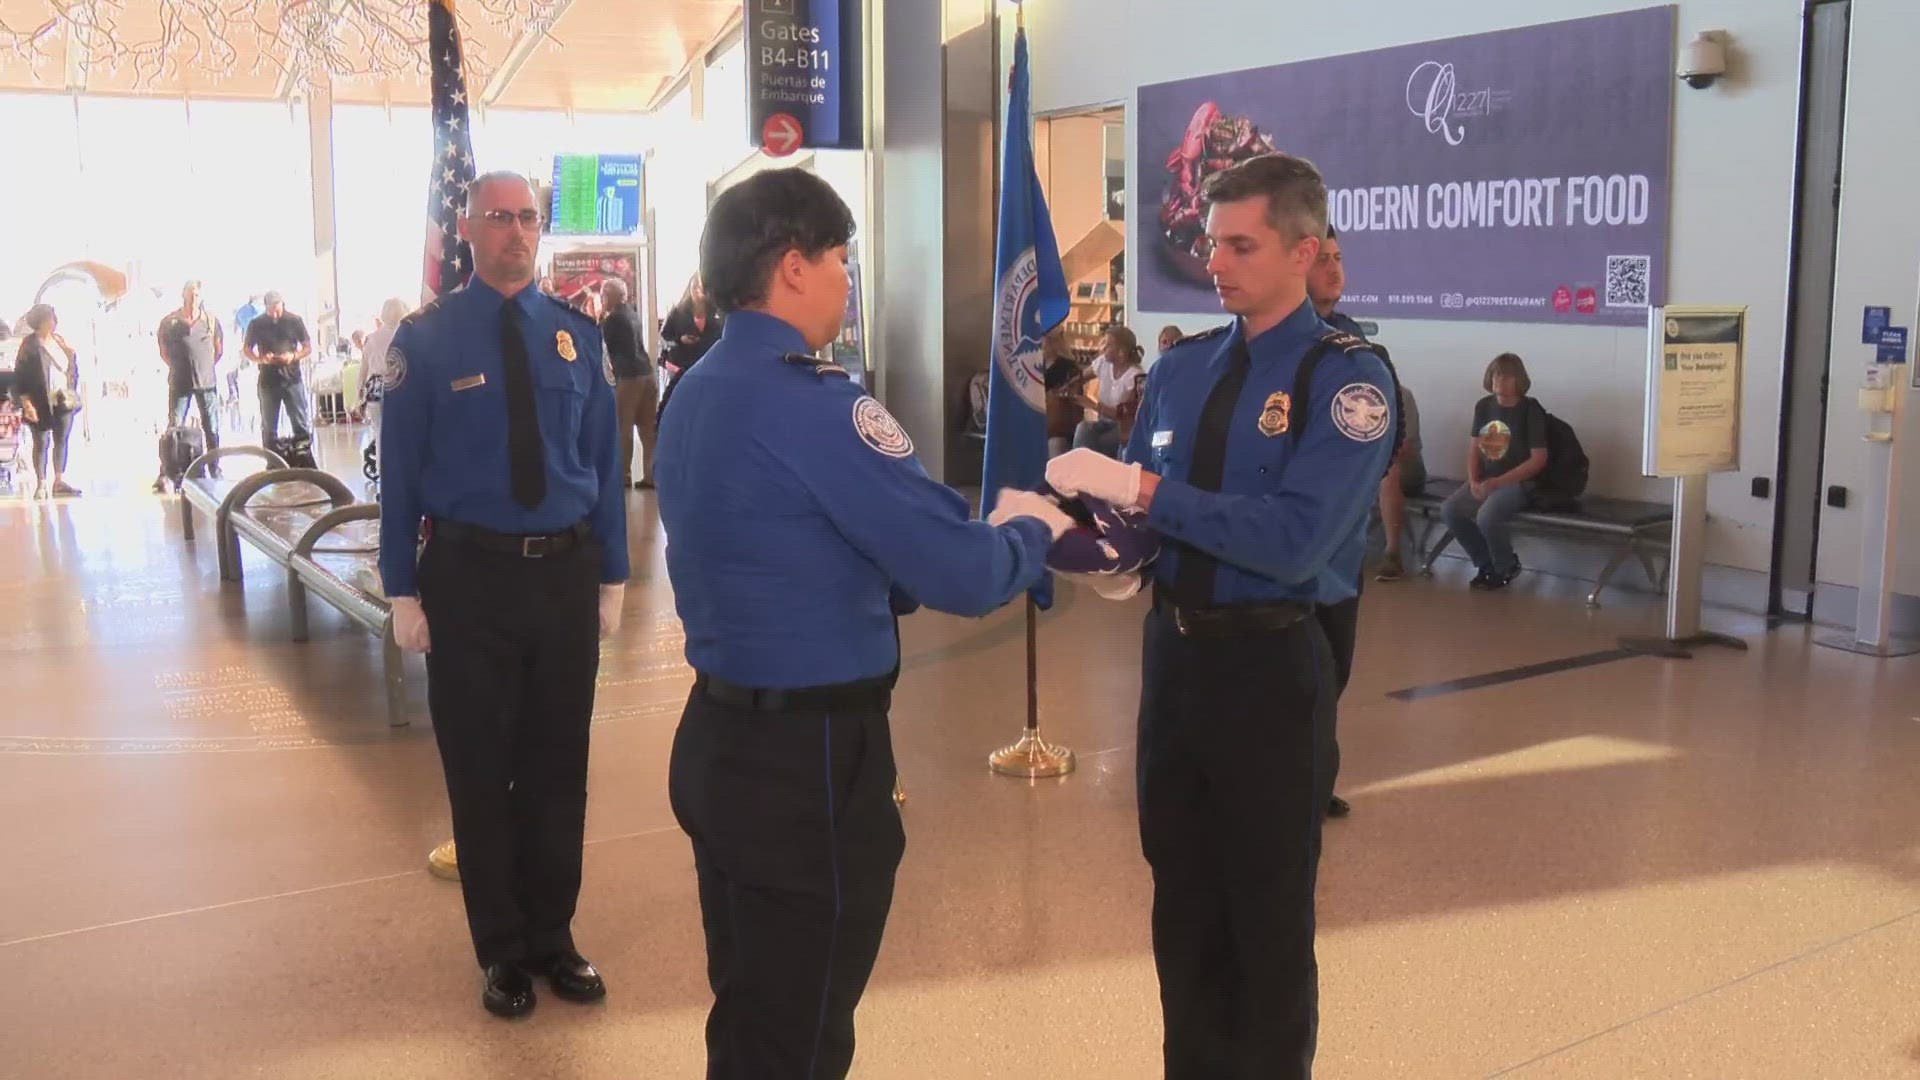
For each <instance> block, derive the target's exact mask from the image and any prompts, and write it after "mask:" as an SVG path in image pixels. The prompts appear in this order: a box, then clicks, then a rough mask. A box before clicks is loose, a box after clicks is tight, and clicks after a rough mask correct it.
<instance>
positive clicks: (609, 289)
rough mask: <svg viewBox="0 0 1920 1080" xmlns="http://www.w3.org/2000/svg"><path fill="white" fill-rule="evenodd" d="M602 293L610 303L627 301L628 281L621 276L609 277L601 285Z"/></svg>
mask: <svg viewBox="0 0 1920 1080" xmlns="http://www.w3.org/2000/svg"><path fill="white" fill-rule="evenodd" d="M600 295H601V297H602V298H603V299H605V300H606V302H607V303H608V304H609V305H612V304H624V303H626V302H627V283H626V282H624V281H621V280H620V279H619V278H608V279H607V280H606V281H605V282H603V283H601V285H600Z"/></svg>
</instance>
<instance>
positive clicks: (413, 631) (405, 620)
mask: <svg viewBox="0 0 1920 1080" xmlns="http://www.w3.org/2000/svg"><path fill="white" fill-rule="evenodd" d="M388 603H390V604H392V605H393V640H394V643H395V644H397V645H399V646H400V647H401V648H402V649H404V650H406V651H407V652H415V653H423V652H429V651H431V650H432V649H433V638H431V637H429V636H428V634H427V611H426V609H425V608H423V607H421V606H420V598H419V597H417V596H396V597H394V598H393V599H392V600H390V601H388Z"/></svg>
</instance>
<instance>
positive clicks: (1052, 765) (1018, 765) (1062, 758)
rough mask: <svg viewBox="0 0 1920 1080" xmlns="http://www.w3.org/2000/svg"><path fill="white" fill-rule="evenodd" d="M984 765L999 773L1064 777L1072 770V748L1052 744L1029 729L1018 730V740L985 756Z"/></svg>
mask: <svg viewBox="0 0 1920 1080" xmlns="http://www.w3.org/2000/svg"><path fill="white" fill-rule="evenodd" d="M987 764H988V765H989V766H991V767H992V768H993V771H994V772H997V773H999V774H1000V775H1001V776H1020V777H1025V778H1026V779H1028V780H1040V779H1044V778H1046V777H1049V776H1065V775H1067V774H1068V773H1070V772H1072V771H1073V766H1074V760H1073V751H1071V750H1069V749H1067V748H1066V747H1064V746H1055V745H1053V744H1052V743H1049V742H1048V741H1047V740H1045V739H1043V738H1041V737H1040V733H1039V732H1038V731H1036V730H1034V729H1033V728H1028V729H1027V730H1025V731H1023V732H1021V733H1020V741H1019V742H1017V743H1014V744H1013V745H1012V746H1008V747H1005V748H1003V749H1000V750H995V751H994V752H993V753H991V754H989V755H987Z"/></svg>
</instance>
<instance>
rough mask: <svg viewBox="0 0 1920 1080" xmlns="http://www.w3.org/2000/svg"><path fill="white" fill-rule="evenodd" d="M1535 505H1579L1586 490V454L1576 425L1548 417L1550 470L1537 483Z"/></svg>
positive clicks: (1554, 417)
mask: <svg viewBox="0 0 1920 1080" xmlns="http://www.w3.org/2000/svg"><path fill="white" fill-rule="evenodd" d="M1534 485H1535V495H1534V502H1535V503H1537V504H1539V505H1541V506H1554V505H1567V504H1570V503H1577V502H1579V501H1580V496H1581V495H1583V494H1585V493H1586V490H1587V452H1586V451H1585V450H1583V449H1581V448H1580V436H1578V435H1575V434H1574V433H1573V425H1571V424H1569V423H1567V422H1566V421H1565V420H1562V419H1560V418H1559V417H1557V416H1555V415H1553V414H1552V413H1547V467H1546V469H1545V470H1543V471H1542V472H1541V473H1540V475H1539V476H1538V477H1536V478H1535V480H1534Z"/></svg>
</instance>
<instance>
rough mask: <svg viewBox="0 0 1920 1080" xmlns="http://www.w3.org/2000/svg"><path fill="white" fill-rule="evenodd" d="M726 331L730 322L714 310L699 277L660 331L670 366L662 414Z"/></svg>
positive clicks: (665, 359) (662, 349)
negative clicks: (682, 383)
mask: <svg viewBox="0 0 1920 1080" xmlns="http://www.w3.org/2000/svg"><path fill="white" fill-rule="evenodd" d="M725 328H726V320H725V319H723V318H722V317H721V316H720V314H719V313H718V312H716V311H714V310H713V304H712V303H711V302H709V301H708V300H707V287H706V285H704V284H703V283H702V282H701V280H700V278H699V277H698V276H697V275H696V276H695V277H694V279H693V281H692V282H691V283H690V284H688V286H687V295H686V296H685V297H683V298H682V299H681V301H680V302H679V303H678V304H675V305H674V306H673V310H672V311H670V312H668V313H667V322H666V326H664V327H663V328H661V331H660V341H661V343H662V344H661V346H660V362H661V363H663V364H665V365H666V366H667V374H668V375H669V376H670V378H669V380H668V382H667V392H666V393H665V394H664V395H662V396H661V398H660V411H661V412H662V413H665V412H666V411H667V402H669V401H672V400H673V388H674V387H676V386H678V385H680V380H681V379H682V378H684V377H686V374H687V370H688V369H689V368H691V367H693V365H695V364H697V363H699V362H700V358H701V357H703V356H705V355H707V350H709V349H711V348H713V347H714V346H715V345H716V344H718V343H719V341H720V334H721V331H722V330H724V329H725Z"/></svg>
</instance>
